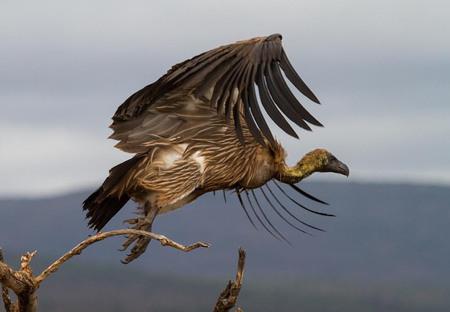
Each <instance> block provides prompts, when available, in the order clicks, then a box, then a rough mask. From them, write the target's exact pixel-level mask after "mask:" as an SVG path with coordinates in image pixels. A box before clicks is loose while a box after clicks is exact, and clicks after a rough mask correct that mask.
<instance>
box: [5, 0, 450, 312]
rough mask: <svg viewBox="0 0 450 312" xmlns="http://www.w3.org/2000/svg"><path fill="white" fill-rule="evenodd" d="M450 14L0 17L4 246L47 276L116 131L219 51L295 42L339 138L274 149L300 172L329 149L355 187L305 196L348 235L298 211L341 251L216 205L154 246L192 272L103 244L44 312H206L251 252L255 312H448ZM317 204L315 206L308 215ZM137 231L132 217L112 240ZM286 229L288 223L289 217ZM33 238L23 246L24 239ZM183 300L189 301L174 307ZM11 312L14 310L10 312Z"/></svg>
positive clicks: (37, 9) (369, 4)
mask: <svg viewBox="0 0 450 312" xmlns="http://www.w3.org/2000/svg"><path fill="white" fill-rule="evenodd" d="M449 12H450V4H449V3H448V1H438V0H432V1H414V0H413V1H406V0H398V1H395V2H394V1H384V0H382V1H376V2H374V1H356V0H345V1H325V0H321V1H245V2H244V1H226V2H225V1H189V2H187V1H151V2H150V1H128V2H127V3H124V2H122V1H95V2H94V1H77V2H66V1H39V2H29V1H17V0H16V1H9V0H3V1H2V2H1V3H0V42H1V47H2V48H1V53H0V56H1V57H0V105H1V106H0V107H1V114H0V198H1V199H0V245H1V246H2V247H4V248H5V253H6V257H7V260H8V261H9V262H10V263H17V261H18V258H17V257H18V256H19V255H20V254H21V253H23V252H25V251H28V250H34V249H37V250H38V251H39V256H38V257H37V259H36V263H35V269H36V270H38V269H39V268H42V267H43V266H44V265H45V264H47V263H48V262H49V261H51V260H52V259H53V258H55V257H57V256H59V255H60V254H61V253H62V252H63V251H65V250H68V249H69V248H71V247H72V246H73V245H74V244H76V243H77V242H78V241H79V240H81V239H83V238H84V237H86V236H87V235H88V234H91V233H92V232H91V231H89V230H87V229H86V226H85V221H84V220H83V219H84V217H83V214H82V212H81V202H82V201H83V200H84V198H85V197H86V196H87V195H88V194H89V192H91V191H92V190H94V188H95V187H97V186H98V184H100V183H101V182H102V180H103V179H104V177H105V176H106V174H107V172H108V170H109V168H110V167H112V166H113V165H115V164H117V163H119V162H121V161H123V160H126V159H128V158H129V157H130V155H127V154H125V153H123V152H120V151H118V150H116V149H114V148H113V145H114V142H113V141H111V140H107V139H106V138H107V137H108V136H109V134H110V130H109V129H108V125H109V124H110V118H111V116H112V115H113V113H114V112H115V110H116V108H117V106H118V105H120V104H121V103H122V102H123V101H124V100H125V99H126V98H127V97H128V96H129V95H130V94H131V93H133V92H135V91H136V90H138V89H140V88H142V87H143V86H145V85H147V84H149V83H151V82H153V81H154V80H156V79H157V78H159V77H160V76H161V75H162V74H164V73H165V71H166V70H167V69H169V68H170V66H172V65H173V64H175V63H178V62H180V61H183V60H184V59H186V58H190V57H192V56H194V55H196V54H199V53H201V52H203V51H206V50H208V49H211V48H214V47H216V46H218V45H221V44H226V43H230V42H234V41H237V40H241V39H248V38H251V37H255V36H264V35H269V34H272V33H281V34H283V44H284V47H285V49H286V51H287V54H288V55H289V57H290V60H291V62H292V63H293V65H294V67H295V68H296V69H297V71H298V72H299V73H300V75H301V76H302V78H303V79H304V80H305V81H306V82H307V84H308V85H309V86H310V87H311V88H312V90H313V91H314V92H315V93H316V95H317V96H318V97H319V99H320V100H321V102H322V105H316V104H314V103H312V102H308V103H306V106H307V108H308V110H309V111H311V112H312V113H313V115H314V116H316V117H317V118H318V119H319V120H320V121H321V122H322V123H323V124H324V125H325V127H324V128H314V131H313V132H305V131H302V130H299V133H300V135H301V138H300V141H298V140H294V139H292V140H291V139H289V138H288V137H287V135H284V134H283V133H282V132H281V131H278V132H277V131H275V132H276V134H277V138H278V139H279V140H280V141H281V142H282V144H283V145H284V146H286V149H287V151H288V153H289V161H290V162H294V161H296V160H297V159H298V158H299V157H300V156H301V155H302V154H304V153H306V152H307V151H308V150H310V149H312V148H315V147H325V148H327V149H329V150H330V151H332V152H333V154H335V155H336V156H337V157H338V158H340V159H341V160H343V161H344V162H346V163H347V164H348V165H349V167H350V168H351V176H350V178H349V179H348V180H347V179H345V178H344V179H343V178H340V177H333V176H331V175H323V174H322V175H321V176H320V177H313V178H312V179H310V180H311V181H310V182H308V183H304V188H305V189H306V190H308V191H311V192H312V193H314V194H315V195H317V196H320V197H321V198H323V199H325V200H327V201H328V202H330V203H331V206H330V207H325V208H322V207H315V208H317V209H328V210H330V211H332V212H333V213H336V214H337V218H332V219H330V218H325V217H317V216H314V215H311V214H307V213H305V212H304V211H296V213H298V215H299V216H301V217H303V218H304V219H305V221H309V222H311V223H313V224H314V225H317V226H321V227H323V228H325V229H326V230H327V232H326V233H320V232H316V233H314V236H313V237H309V236H306V235H300V234H299V233H295V232H292V231H290V230H289V229H288V228H287V226H286V225H282V224H281V223H279V224H280V227H281V228H282V230H283V231H285V232H286V233H287V234H288V236H289V239H290V240H291V242H292V243H293V247H290V246H288V245H286V244H284V243H280V242H278V241H275V240H274V239H272V238H271V237H270V236H269V235H267V233H265V232H264V231H262V230H259V231H256V230H254V229H253V228H252V227H251V225H250V224H249V222H248V221H247V220H246V218H245V215H244V214H243V212H242V211H241V209H240V207H239V205H238V203H237V201H236V200H235V199H234V198H233V197H234V195H232V194H230V195H229V196H228V198H229V200H228V201H227V203H226V204H225V203H224V202H223V199H222V196H216V197H213V196H212V195H211V196H209V195H207V196H204V197H202V198H201V199H200V200H199V201H198V202H196V203H195V204H194V205H190V206H189V207H186V208H184V209H182V210H180V211H176V212H174V213H172V214H170V215H167V216H164V217H161V218H159V219H158V221H157V223H156V224H155V231H157V232H161V233H163V234H166V235H168V236H169V237H172V238H174V239H177V240H178V241H180V242H185V243H190V242H193V241H197V240H205V241H209V242H210V243H212V247H211V248H210V249H209V250H201V251H196V252H193V253H191V254H181V253H179V252H176V251H173V250H168V249H167V248H166V249H164V248H159V247H158V246H156V244H154V246H152V248H151V249H150V250H149V252H147V253H146V254H145V255H144V256H143V257H141V258H140V259H139V260H138V261H136V262H134V263H132V264H130V265H128V266H124V265H122V264H120V262H119V260H120V259H121V258H122V257H123V256H124V255H123V253H119V252H116V250H117V248H118V247H119V246H120V243H121V240H120V239H117V240H111V241H109V242H105V243H101V244H99V245H97V246H96V247H94V248H92V249H90V250H88V251H87V252H86V253H85V254H83V256H82V257H79V258H78V259H75V260H74V261H72V262H71V263H69V264H68V265H67V266H66V267H65V268H64V269H63V270H62V271H61V272H58V273H57V274H56V275H55V276H53V277H52V278H51V279H49V280H48V281H47V282H46V284H44V285H43V287H42V289H41V293H40V302H41V308H42V310H44V311H61V310H64V311H79V310H81V309H85V310H88V311H89V310H94V309H97V310H98V311H103V310H104V311H124V310H141V309H146V310H148V311H188V310H189V311H203V310H209V309H210V307H211V306H213V304H214V302H215V300H216V297H217V295H218V294H219V292H220V290H221V288H223V287H224V286H225V281H226V280H227V279H228V278H231V277H232V276H233V275H234V271H235V262H236V260H237V249H238V247H239V246H243V247H244V248H245V249H246V250H247V252H248V262H247V274H246V277H245V278H246V280H245V284H244V289H243V291H242V294H241V297H240V305H241V306H242V307H243V308H244V310H245V311H247V310H248V311H298V310H303V311H343V310H344V309H345V310H349V311H352V310H355V311H356V310H358V311H361V310H363V311H380V310H382V311H448V310H449V309H450V299H448V298H447V295H448V292H449V291H450V281H449V276H450V269H449V266H448V262H449V261H448V260H449V259H450V248H449V246H448V237H449V235H450V230H449V227H448V224H449V221H450V213H449V209H448V208H449V204H450V192H449V191H450V188H449V184H450V135H449V134H450V122H449V117H450V106H449V105H448V101H449V99H450V87H449V86H450V40H448V32H449V30H450V16H449ZM305 203H307V204H311V206H312V207H314V206H315V205H314V204H313V203H309V202H308V201H307V200H305ZM132 213H133V205H129V209H126V211H124V212H123V213H122V214H121V215H120V216H118V217H116V218H115V220H116V223H114V224H111V225H110V227H109V229H112V228H117V227H120V226H122V225H121V224H120V221H121V220H123V219H124V218H127V217H129V216H130V215H132ZM274 217H276V216H274ZM18 229H19V231H17V230H18ZM174 298H175V299H174ZM0 309H1V308H0Z"/></svg>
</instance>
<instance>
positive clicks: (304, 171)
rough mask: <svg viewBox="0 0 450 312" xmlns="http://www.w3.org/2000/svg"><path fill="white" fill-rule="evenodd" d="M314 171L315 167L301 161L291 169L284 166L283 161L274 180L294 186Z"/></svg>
mask: <svg viewBox="0 0 450 312" xmlns="http://www.w3.org/2000/svg"><path fill="white" fill-rule="evenodd" d="M315 171H317V168H316V166H315V165H314V164H310V163H308V162H306V161H304V160H303V159H302V160H301V161H300V162H298V163H297V164H296V165H295V166H292V167H289V166H288V165H286V162H285V161H284V160H283V162H281V163H280V164H279V166H278V174H277V176H276V177H275V178H276V179H277V180H279V181H281V182H284V183H289V184H294V183H298V182H300V181H301V180H303V179H305V178H307V177H309V176H310V175H311V174H313V173H314V172H315Z"/></svg>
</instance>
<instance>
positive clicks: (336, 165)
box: [324, 159, 350, 177]
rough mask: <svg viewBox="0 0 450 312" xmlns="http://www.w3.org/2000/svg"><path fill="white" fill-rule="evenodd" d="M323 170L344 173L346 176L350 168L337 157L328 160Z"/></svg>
mask: <svg viewBox="0 0 450 312" xmlns="http://www.w3.org/2000/svg"><path fill="white" fill-rule="evenodd" d="M324 171H326V172H335V173H339V174H342V175H345V176H346V177H348V176H349V174H350V169H348V166H347V165H346V164H344V163H343V162H341V161H340V160H337V159H336V160H333V161H331V162H329V163H328V165H327V166H326V167H325V170H324Z"/></svg>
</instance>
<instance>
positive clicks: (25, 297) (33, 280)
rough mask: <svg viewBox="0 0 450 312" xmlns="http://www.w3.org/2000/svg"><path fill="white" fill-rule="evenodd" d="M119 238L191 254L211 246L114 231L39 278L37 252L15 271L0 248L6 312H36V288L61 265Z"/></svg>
mask: <svg viewBox="0 0 450 312" xmlns="http://www.w3.org/2000/svg"><path fill="white" fill-rule="evenodd" d="M118 235H142V236H146V237H150V238H151V239H154V240H157V241H159V242H160V243H161V245H163V246H169V247H172V248H175V249H178V250H181V251H185V252H189V251H192V250H194V249H197V248H201V247H205V248H206V247H209V245H208V244H206V243H203V242H197V243H194V244H192V245H188V246H185V245H182V244H180V243H177V242H175V241H173V240H171V239H169V238H167V237H166V236H164V235H160V234H155V233H152V232H146V231H139V230H133V229H123V230H115V231H109V232H104V233H98V234H96V235H92V236H90V237H89V238H87V239H85V240H84V241H82V242H81V243H79V244H78V245H77V246H75V247H74V248H72V249H71V250H70V251H69V252H67V253H65V254H64V255H63V256H61V257H60V258H59V259H57V260H56V261H55V262H53V263H52V264H51V265H50V266H48V267H47V268H46V269H45V270H44V271H43V272H42V273H41V274H39V275H38V276H34V275H33V271H32V270H31V266H30V262H31V259H32V258H33V256H34V255H35V254H36V251H33V252H28V253H26V254H25V255H23V256H22V257H21V261H20V270H18V271H15V270H13V269H12V268H11V267H10V266H8V265H7V264H6V263H5V262H4V259H3V252H2V250H1V248H0V284H1V285H2V300H3V304H4V307H5V309H6V311H7V312H36V311H37V305H38V300H37V295H36V292H37V289H38V288H39V286H40V285H41V283H42V282H43V281H44V280H45V279H46V278H48V277H49V276H50V275H51V274H52V273H54V272H56V271H57V270H58V269H59V268H60V267H61V265H63V264H64V263H65V262H66V261H68V260H69V259H71V258H72V257H73V256H76V255H79V254H81V252H82V251H83V250H84V249H86V248H87V247H89V246H90V245H92V244H94V243H96V242H99V241H101V240H104V239H105V238H108V237H112V236H118ZM9 290H12V291H13V292H14V293H15V294H16V296H17V302H12V300H11V298H10V296H9Z"/></svg>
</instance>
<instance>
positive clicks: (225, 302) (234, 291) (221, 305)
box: [214, 248, 245, 312]
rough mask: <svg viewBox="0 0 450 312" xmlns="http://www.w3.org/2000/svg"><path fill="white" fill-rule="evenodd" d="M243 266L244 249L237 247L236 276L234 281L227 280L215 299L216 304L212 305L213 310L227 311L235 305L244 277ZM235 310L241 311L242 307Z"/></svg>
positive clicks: (218, 311)
mask: <svg viewBox="0 0 450 312" xmlns="http://www.w3.org/2000/svg"><path fill="white" fill-rule="evenodd" d="M244 266H245V251H244V249H242V248H239V260H238V268H237V272H236V278H235V280H234V281H228V284H227V286H226V287H225V289H224V290H223V291H222V293H221V294H220V296H219V298H218V299H217V303H216V306H215V307H214V312H227V311H230V309H231V308H233V307H234V306H235V305H236V301H237V299H238V297H239V292H240V291H241V287H242V279H243V278H244ZM237 311H241V312H242V309H241V308H238V309H237Z"/></svg>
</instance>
